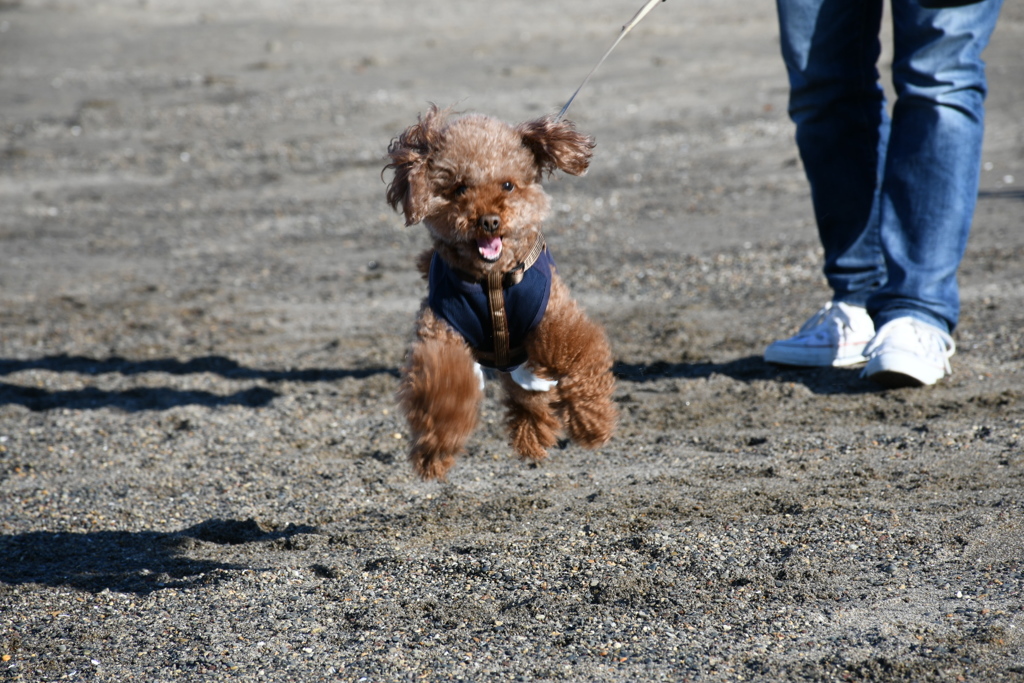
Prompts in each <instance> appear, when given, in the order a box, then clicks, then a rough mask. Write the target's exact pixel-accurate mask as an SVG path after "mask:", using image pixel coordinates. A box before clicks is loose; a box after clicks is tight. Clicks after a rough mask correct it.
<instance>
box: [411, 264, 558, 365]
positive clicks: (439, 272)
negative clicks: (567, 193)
mask: <svg viewBox="0 0 1024 683" xmlns="http://www.w3.org/2000/svg"><path fill="white" fill-rule="evenodd" d="M552 265H554V260H553V259H552V258H551V254H550V253H549V252H548V250H547V248H544V249H543V251H541V253H540V255H539V256H538V257H537V260H536V261H535V262H534V263H533V265H532V267H529V268H527V269H526V271H525V272H524V273H523V278H522V280H521V281H520V282H518V283H516V284H513V285H506V286H504V287H503V288H502V293H503V294H504V297H505V315H506V319H507V321H508V335H509V349H510V353H509V360H508V363H507V364H506V365H504V366H503V367H500V366H499V365H498V363H496V362H495V353H494V352H495V348H494V329H493V324H492V322H491V307H490V304H489V302H488V296H487V281H486V280H484V281H481V282H473V281H470V280H465V279H463V278H462V277H460V276H459V273H458V272H457V271H456V270H455V269H454V268H452V267H451V266H449V265H448V264H447V263H445V262H444V260H443V259H441V257H439V256H438V255H437V254H436V253H435V254H434V256H433V258H431V260H430V275H429V277H428V281H429V283H430V293H429V295H428V299H427V300H428V302H429V304H430V308H431V309H432V310H433V311H434V313H436V314H437V315H438V316H439V317H441V318H443V319H444V320H445V321H446V322H447V323H448V324H449V325H451V326H452V327H453V328H454V329H455V330H456V331H457V332H458V333H459V334H461V335H462V337H463V338H464V339H465V340H466V343H468V344H469V346H470V347H471V348H472V349H473V351H474V354H475V355H476V359H477V362H478V363H480V364H481V365H484V366H486V367H489V368H495V369H497V370H503V371H506V372H507V371H509V370H511V369H512V368H515V367H516V366H517V365H520V364H522V363H523V362H525V361H526V351H525V350H524V349H523V342H524V340H525V339H526V335H527V334H528V333H529V332H530V331H531V330H533V328H535V327H537V325H539V324H540V321H541V318H543V317H544V311H545V310H546V309H547V306H548V298H549V297H550V295H551V266H552Z"/></svg>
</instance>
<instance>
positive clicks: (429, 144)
mask: <svg viewBox="0 0 1024 683" xmlns="http://www.w3.org/2000/svg"><path fill="white" fill-rule="evenodd" d="M445 118H446V112H445V111H442V110H440V109H438V108H437V107H436V106H435V105H433V104H431V105H430V109H428V110H427V113H426V114H424V115H423V116H421V117H419V121H418V122H417V123H415V124H413V125H411V126H409V128H407V129H406V130H405V132H404V133H402V134H401V135H399V136H398V137H397V138H395V139H394V140H392V141H391V145H390V146H388V157H389V158H390V159H391V163H390V164H388V165H387V166H385V167H384V170H385V171H386V170H388V169H389V168H391V169H394V171H395V177H394V178H392V180H391V183H390V184H389V185H388V204H390V205H391V208H392V209H395V210H398V205H399V204H401V205H402V213H404V214H405V224H406V225H414V224H415V223H419V222H420V221H421V220H423V218H424V217H425V216H426V212H427V206H428V204H429V203H430V196H431V190H430V184H429V182H428V179H427V161H428V160H429V158H430V152H431V150H432V149H434V148H435V147H436V146H437V142H438V140H439V137H440V130H441V128H442V126H443V125H444V121H445Z"/></svg>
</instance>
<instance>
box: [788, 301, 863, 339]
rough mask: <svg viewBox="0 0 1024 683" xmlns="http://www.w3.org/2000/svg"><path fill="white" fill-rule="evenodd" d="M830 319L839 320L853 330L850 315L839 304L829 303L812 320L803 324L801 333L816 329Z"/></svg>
mask: <svg viewBox="0 0 1024 683" xmlns="http://www.w3.org/2000/svg"><path fill="white" fill-rule="evenodd" d="M830 319H838V320H839V322H841V323H842V324H843V327H845V328H847V329H853V321H852V320H850V316H849V314H848V313H847V312H846V311H844V310H843V307H842V306H840V305H839V304H835V303H833V302H831V301H829V302H828V303H827V304H825V305H824V306H822V308H821V310H820V311H818V312H817V313H816V314H815V315H814V316H813V317H812V318H811V319H810V320H808V321H807V322H805V323H804V324H803V327H801V328H800V331H801V332H806V331H807V330H811V329H814V328H815V327H818V326H819V325H821V324H822V323H825V322H826V321H828V320H830Z"/></svg>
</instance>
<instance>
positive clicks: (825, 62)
mask: <svg viewBox="0 0 1024 683" xmlns="http://www.w3.org/2000/svg"><path fill="white" fill-rule="evenodd" d="M881 3H882V0H866V1H863V2H852V1H851V0H777V8H778V15H779V28H780V37H781V43H782V45H781V46H782V55H783V60H784V61H785V64H786V70H787V73H788V76H789V83H790V98H789V114H790V117H791V118H792V120H793V122H794V123H795V124H796V141H797V146H798V148H799V150H800V157H801V159H802V160H803V163H804V168H805V171H806V174H807V179H808V181H809V183H810V186H811V197H812V201H813V205H814V213H815V218H816V221H817V225H818V234H819V237H820V239H821V244H822V247H823V248H824V252H825V264H824V273H825V277H826V279H827V280H828V283H829V286H830V287H831V288H832V290H833V292H834V297H833V298H834V299H835V300H836V301H843V302H846V303H848V304H854V305H858V306H864V305H865V302H866V301H867V298H868V295H869V294H870V292H871V291H873V290H874V289H876V288H877V287H879V286H880V285H881V284H882V283H883V282H884V281H885V277H886V276H885V270H884V267H883V258H882V254H881V247H880V244H879V235H878V213H877V211H878V205H877V198H878V187H879V184H880V183H879V179H880V176H881V171H882V169H883V167H884V163H885V149H886V145H887V140H888V132H889V121H888V117H887V116H886V112H885V97H884V94H883V91H882V88H881V86H880V85H879V83H878V78H879V75H878V70H877V67H876V62H877V60H878V56H879V54H880V51H881V46H880V43H879V38H878V34H879V29H880V25H881V18H882V4H881Z"/></svg>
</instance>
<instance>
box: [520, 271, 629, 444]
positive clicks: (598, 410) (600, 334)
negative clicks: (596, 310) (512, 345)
mask: <svg viewBox="0 0 1024 683" xmlns="http://www.w3.org/2000/svg"><path fill="white" fill-rule="evenodd" d="M527 352H528V353H529V354H530V360H531V363H532V364H534V365H535V366H536V367H537V368H538V369H539V370H540V371H541V372H542V373H543V374H545V375H547V376H550V377H553V378H555V379H557V380H558V385H557V386H556V387H555V388H554V389H553V390H552V393H553V394H555V396H554V397H553V398H552V399H549V400H552V401H553V404H554V406H555V408H556V409H557V411H558V414H559V415H560V416H561V419H562V422H563V423H564V424H565V428H566V429H567V430H568V432H569V436H571V437H572V439H573V441H575V442H576V443H578V444H580V445H581V446H585V447H587V448H596V447H597V446H600V445H602V444H604V443H606V442H607V441H608V440H609V439H610V438H611V436H612V433H613V432H614V430H615V424H616V422H617V420H618V410H617V409H616V408H615V403H614V401H612V393H613V392H614V391H615V377H614V375H612V372H611V368H612V362H613V358H612V352H611V347H610V346H609V344H608V339H607V337H606V336H605V333H604V329H602V327H601V326H600V325H598V324H597V323H595V322H593V321H592V320H590V319H589V318H588V317H587V316H586V315H585V314H584V313H583V311H582V310H580V308H579V307H578V306H577V305H576V302H575V301H573V300H572V299H571V298H570V297H569V293H568V290H567V288H566V287H565V285H564V284H563V283H562V281H561V280H560V279H559V278H557V277H556V278H555V279H554V280H553V281H552V287H551V300H550V302H549V304H548V311H547V313H546V314H545V316H544V319H543V320H542V321H541V323H540V325H539V326H538V327H537V329H536V330H535V331H534V333H533V334H532V335H531V338H530V339H529V340H528V343H527Z"/></svg>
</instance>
